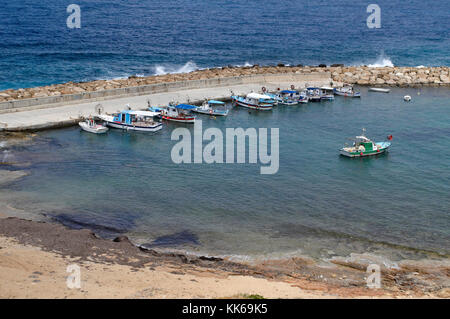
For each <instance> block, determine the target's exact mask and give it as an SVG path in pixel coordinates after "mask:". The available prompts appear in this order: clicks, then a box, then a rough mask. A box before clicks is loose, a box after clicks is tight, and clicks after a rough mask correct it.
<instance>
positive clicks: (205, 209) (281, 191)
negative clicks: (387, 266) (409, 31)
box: [8, 88, 450, 260]
mask: <svg viewBox="0 0 450 319" xmlns="http://www.w3.org/2000/svg"><path fill="white" fill-rule="evenodd" d="M361 91H362V98H361V99H345V98H340V97H336V100H335V101H334V102H322V103H310V104H307V105H304V106H295V107H285V106H280V107H278V108H276V109H274V110H273V111H272V112H265V113H263V112H260V113H258V112H251V113H249V112H248V111H247V110H246V109H242V108H233V109H232V110H231V111H230V115H229V116H228V117H227V118H218V119H215V120H214V119H209V118H207V117H200V118H201V119H203V127H204V128H207V127H218V128H221V129H225V128H226V127H233V128H235V127H243V128H246V127H255V128H258V127H268V128H270V127H278V128H280V168H279V171H278V173H277V174H275V175H260V174H259V168H260V165H259V164H212V165H208V164H183V165H177V164H174V163H172V161H171V157H170V151H171V148H172V146H173V145H174V144H175V142H174V141H171V140H170V134H171V132H172V130H173V129H174V128H176V127H180V126H183V125H182V124H181V125H180V124H171V123H169V124H167V125H165V127H164V129H163V130H162V131H160V132H159V133H157V134H145V133H125V132H122V131H119V130H110V132H108V134H107V135H105V136H95V135H93V134H87V133H84V132H81V131H80V130H79V128H77V127H73V128H67V129H61V130H52V131H46V132H41V133H38V135H37V137H36V141H35V143H34V144H32V145H31V146H26V147H16V148H13V149H11V150H10V152H12V156H14V157H15V158H16V159H19V160H22V161H30V162H31V163H32V165H31V166H30V167H29V168H28V170H29V172H30V173H31V174H30V175H29V176H28V177H26V178H24V179H22V180H21V181H19V182H16V183H15V184H13V185H11V186H9V187H8V191H9V192H14V194H15V195H14V196H11V197H10V198H11V201H12V205H13V206H14V207H17V208H21V209H25V210H29V211H32V212H34V213H36V214H46V215H47V216H49V217H52V218H55V219H56V220H59V221H61V222H63V223H65V224H68V225H70V226H72V227H90V228H92V229H94V230H95V231H97V232H99V233H101V234H102V235H104V236H108V237H112V236H115V235H117V234H118V233H125V234H127V235H129V236H130V237H131V238H133V240H134V241H136V242H137V243H140V244H146V245H147V246H150V247H158V248H164V249H166V248H167V249H180V250H187V251H190V252H196V253H204V254H211V255H228V256H230V255H232V256H239V257H241V258H246V257H265V258H275V257H282V256H287V255H292V254H294V255H308V256H312V257H315V258H329V257H332V256H336V255H340V256H347V255H348V254H350V253H352V252H354V253H362V252H372V253H376V254H381V255H384V256H387V257H389V258H391V259H395V260H398V259H403V258H421V257H426V256H428V257H433V256H434V257H438V256H439V254H440V255H441V256H442V255H446V256H447V257H448V254H449V253H450V240H449V239H450V199H449V196H448V194H449V193H450V186H449V180H450V167H449V162H448V159H449V158H450V112H449V102H450V91H449V90H447V89H438V88H436V89H433V88H429V89H420V95H418V94H417V93H418V91H419V90H418V89H393V90H392V92H391V93H390V94H379V93H371V92H368V91H367V89H366V88H362V89H361ZM405 94H410V95H411V96H412V97H413V101H412V102H410V103H406V102H404V101H403V99H402V97H403V95H405ZM228 107H231V105H229V106H228ZM186 127H189V126H186ZM362 127H365V128H366V129H367V135H368V136H369V137H372V138H373V139H374V140H376V141H382V140H384V139H385V137H386V136H387V135H388V134H392V135H393V136H394V139H393V146H392V148H391V151H390V153H388V154H387V155H383V156H378V157H372V158H364V159H348V158H343V157H340V156H339V154H338V150H339V148H340V147H341V146H342V145H343V143H344V142H346V141H347V140H346V139H347V138H348V137H352V136H355V135H359V133H360V132H361V128H362ZM191 129H192V128H191Z"/></svg>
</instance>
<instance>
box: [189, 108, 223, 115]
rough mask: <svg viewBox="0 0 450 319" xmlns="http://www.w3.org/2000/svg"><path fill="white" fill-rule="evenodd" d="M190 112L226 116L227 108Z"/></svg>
mask: <svg viewBox="0 0 450 319" xmlns="http://www.w3.org/2000/svg"><path fill="white" fill-rule="evenodd" d="M192 112H195V113H199V114H204V115H209V116H227V115H228V110H226V111H220V110H198V109H197V110H192Z"/></svg>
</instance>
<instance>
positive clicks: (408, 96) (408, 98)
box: [403, 95, 411, 102]
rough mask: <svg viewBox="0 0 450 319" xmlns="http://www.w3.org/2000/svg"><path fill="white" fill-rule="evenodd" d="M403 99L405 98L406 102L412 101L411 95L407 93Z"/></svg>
mask: <svg viewBox="0 0 450 319" xmlns="http://www.w3.org/2000/svg"><path fill="white" fill-rule="evenodd" d="M403 100H404V101H405V102H409V101H411V96H410V95H405V96H404V97H403Z"/></svg>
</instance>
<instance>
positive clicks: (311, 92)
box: [306, 87, 321, 102]
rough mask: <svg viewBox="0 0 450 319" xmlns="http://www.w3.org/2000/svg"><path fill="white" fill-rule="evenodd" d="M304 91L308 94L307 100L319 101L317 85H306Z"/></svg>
mask: <svg viewBox="0 0 450 319" xmlns="http://www.w3.org/2000/svg"><path fill="white" fill-rule="evenodd" d="M306 92H307V95H308V100H309V101H310V102H320V96H321V94H320V89H319V88H317V87H308V88H306Z"/></svg>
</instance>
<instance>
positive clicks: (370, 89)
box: [369, 88, 391, 93]
mask: <svg viewBox="0 0 450 319" xmlns="http://www.w3.org/2000/svg"><path fill="white" fill-rule="evenodd" d="M369 91H372V92H379V93H389V92H391V89H384V88H369Z"/></svg>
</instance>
